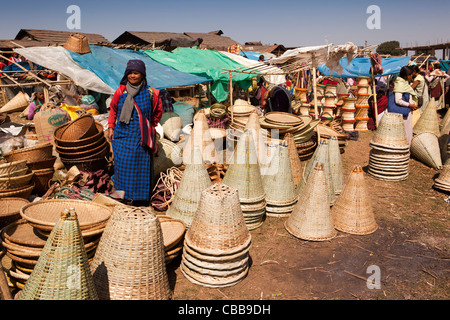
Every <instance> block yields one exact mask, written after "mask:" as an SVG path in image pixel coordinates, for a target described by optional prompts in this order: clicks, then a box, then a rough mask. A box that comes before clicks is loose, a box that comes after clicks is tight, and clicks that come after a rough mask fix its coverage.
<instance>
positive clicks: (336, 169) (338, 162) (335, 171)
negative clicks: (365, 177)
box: [328, 137, 344, 194]
mask: <svg viewBox="0 0 450 320" xmlns="http://www.w3.org/2000/svg"><path fill="white" fill-rule="evenodd" d="M328 151H329V155H330V171H331V177H332V180H333V186H334V192H335V193H336V194H340V193H341V192H342V190H343V189H344V173H343V172H342V159H341V150H340V148H339V141H338V139H337V138H336V137H331V138H330V139H329V145H328Z"/></svg>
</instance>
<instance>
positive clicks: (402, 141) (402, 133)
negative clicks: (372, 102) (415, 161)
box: [370, 112, 409, 150]
mask: <svg viewBox="0 0 450 320" xmlns="http://www.w3.org/2000/svg"><path fill="white" fill-rule="evenodd" d="M370 144H371V145H373V146H376V147H381V148H386V149H393V150H405V149H409V143H408V139H407V137H406V130H405V124H404V121H403V116H402V115H401V114H399V113H394V112H385V114H384V116H383V118H381V121H380V124H379V126H378V129H377V130H376V132H375V134H374V136H373V138H372V140H371V141H370Z"/></svg>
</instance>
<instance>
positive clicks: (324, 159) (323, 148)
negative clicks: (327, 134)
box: [297, 139, 336, 206]
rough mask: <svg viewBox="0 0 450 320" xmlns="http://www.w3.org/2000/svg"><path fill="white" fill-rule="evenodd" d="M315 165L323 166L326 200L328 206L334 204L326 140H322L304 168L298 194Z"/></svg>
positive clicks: (334, 193)
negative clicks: (328, 202) (328, 203)
mask: <svg viewBox="0 0 450 320" xmlns="http://www.w3.org/2000/svg"><path fill="white" fill-rule="evenodd" d="M317 163H322V164H323V166H324V171H325V177H326V183H327V193H328V200H329V201H330V206H332V205H333V204H334V202H335V201H336V192H335V191H334V183H333V178H332V175H331V167H330V152H329V142H328V139H322V140H321V141H320V143H319V146H318V147H317V149H316V151H315V152H314V155H313V157H312V158H311V159H310V160H309V162H308V164H307V165H306V167H305V170H304V172H303V178H302V181H301V182H300V188H297V191H298V193H299V194H300V193H302V192H303V188H304V187H305V185H306V184H307V181H308V179H309V176H310V175H311V173H312V172H313V170H314V167H315V166H316V164H317Z"/></svg>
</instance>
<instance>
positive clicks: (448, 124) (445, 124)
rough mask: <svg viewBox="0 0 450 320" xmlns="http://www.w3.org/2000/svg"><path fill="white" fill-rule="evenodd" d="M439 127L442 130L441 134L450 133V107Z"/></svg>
mask: <svg viewBox="0 0 450 320" xmlns="http://www.w3.org/2000/svg"><path fill="white" fill-rule="evenodd" d="M439 129H440V130H441V135H443V134H448V133H449V131H450V109H448V110H447V112H446V113H445V116H444V118H443V119H442V121H441V123H439Z"/></svg>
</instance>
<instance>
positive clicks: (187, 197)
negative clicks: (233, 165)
mask: <svg viewBox="0 0 450 320" xmlns="http://www.w3.org/2000/svg"><path fill="white" fill-rule="evenodd" d="M211 185H212V182H211V178H210V177H209V174H208V170H206V166H205V163H204V162H203V158H202V153H201V151H200V148H198V147H194V151H193V153H192V161H190V163H188V164H187V165H186V169H185V170H184V172H183V177H182V178H181V181H180V185H179V187H178V189H177V191H176V192H175V196H174V199H173V202H172V204H171V205H170V207H169V209H168V210H167V212H166V215H167V216H169V217H172V218H176V219H180V220H182V221H183V222H184V223H185V224H186V228H189V227H190V226H191V223H192V220H193V219H194V216H195V213H196V212H197V207H198V203H199V201H200V197H201V195H202V191H203V190H205V189H207V188H209V187H210V186H211Z"/></svg>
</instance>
